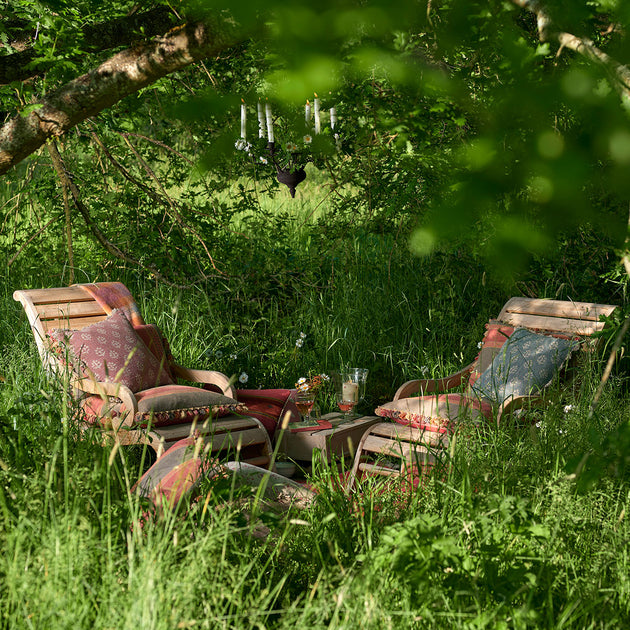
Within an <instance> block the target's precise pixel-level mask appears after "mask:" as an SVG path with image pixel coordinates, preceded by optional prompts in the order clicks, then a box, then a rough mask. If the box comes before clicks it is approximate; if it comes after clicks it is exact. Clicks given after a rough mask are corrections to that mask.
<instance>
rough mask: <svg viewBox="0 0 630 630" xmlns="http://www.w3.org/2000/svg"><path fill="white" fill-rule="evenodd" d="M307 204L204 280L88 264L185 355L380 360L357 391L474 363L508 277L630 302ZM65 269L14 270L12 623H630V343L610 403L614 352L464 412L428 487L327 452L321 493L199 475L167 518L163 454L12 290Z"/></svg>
mask: <svg viewBox="0 0 630 630" xmlns="http://www.w3.org/2000/svg"><path fill="white" fill-rule="evenodd" d="M304 212H305V213H306V216H303V215H299V213H295V216H291V215H289V214H288V211H287V213H285V214H284V215H283V214H281V213H280V214H278V216H277V217H276V219H275V222H273V223H272V224H270V225H269V226H267V227H264V226H263V225H262V224H256V229H257V230H258V233H257V238H256V242H255V246H254V244H253V243H251V242H250V243H249V244H248V245H246V244H245V243H243V242H236V243H235V245H234V247H235V248H236V245H240V246H241V249H240V250H238V251H239V256H231V257H230V258H226V259H224V260H222V261H221V262H222V273H220V274H215V275H213V276H212V277H209V278H208V280H207V282H206V283H204V284H203V285H202V284H196V285H194V286H192V287H190V288H187V289H176V288H172V287H168V286H165V285H164V284H163V283H159V282H156V281H155V279H152V280H149V279H147V278H145V277H143V276H140V275H139V274H138V273H136V272H134V271H133V270H129V269H117V268H116V267H115V266H113V265H110V266H108V267H107V268H106V271H103V270H102V269H100V268H99V266H98V265H97V264H96V263H95V264H94V267H93V268H88V269H84V270H82V271H81V273H80V274H79V273H77V280H80V281H83V280H122V281H123V282H125V284H127V286H128V287H129V288H130V289H131V291H132V293H133V294H134V296H135V297H136V298H137V300H138V303H139V305H140V308H141V311H142V312H143V314H144V315H145V319H146V320H147V321H148V322H153V323H156V324H158V325H159V326H160V328H162V330H163V331H164V332H165V334H166V336H167V338H168V339H169V341H170V343H171V346H172V350H173V353H174V355H175V356H176V358H177V360H178V361H179V362H180V363H182V364H183V365H187V366H191V367H201V368H209V369H216V370H220V371H222V372H224V373H226V374H228V375H230V376H233V377H234V378H235V379H237V380H238V379H240V380H241V382H244V381H246V385H247V387H291V386H293V384H294V383H295V381H296V380H297V379H298V378H299V377H301V376H307V375H308V374H309V373H312V374H315V373H322V372H323V373H328V372H330V371H333V370H335V369H337V368H338V367H339V366H340V364H341V363H351V364H353V365H357V366H365V367H368V368H369V370H370V373H369V376H368V388H367V390H368V396H367V400H366V401H365V403H363V407H362V408H361V411H365V412H369V411H371V410H372V409H374V407H375V406H376V405H377V404H379V403H381V402H384V401H387V400H391V397H392V395H393V392H394V391H395V390H396V388H397V387H398V386H399V385H400V384H402V383H403V382H404V381H405V380H407V379H410V378H414V377H418V376H420V375H422V376H445V375H447V374H449V373H451V372H453V371H455V370H456V369H458V368H460V367H461V366H462V365H464V364H466V363H468V362H469V361H471V360H472V359H473V358H474V356H475V355H476V353H477V352H478V347H477V343H478V341H479V340H480V339H481V338H482V335H483V330H484V323H485V322H487V320H488V319H489V318H490V317H492V316H495V315H496V314H497V313H498V312H499V310H500V308H501V306H502V305H503V303H504V302H505V301H506V300H507V298H508V297H510V295H513V294H517V293H526V294H528V295H539V296H541V297H560V298H567V299H568V298H571V299H581V300H585V301H589V300H593V301H603V302H613V303H615V302H616V303H621V302H622V298H621V297H620V296H619V295H615V294H612V293H609V294H608V295H606V289H605V285H604V284H603V283H602V281H601V280H599V279H597V281H595V282H592V284H583V285H580V286H569V285H568V284H566V283H564V282H563V281H562V278H561V277H559V276H558V277H556V275H554V274H556V273H559V272H556V271H554V273H541V274H540V277H539V278H537V276H536V274H535V273H533V272H532V274H531V275H530V276H527V277H524V278H522V279H521V280H520V281H519V282H520V284H519V283H516V284H514V285H510V286H507V285H505V284H502V283H500V282H498V281H496V280H493V276H492V274H491V272H490V270H488V269H486V267H485V266H484V265H483V264H482V262H480V260H479V259H478V258H477V256H476V255H475V253H474V251H470V250H465V249H462V250H461V251H460V250H457V249H454V250H444V251H441V252H438V253H435V254H434V255H432V256H431V257H428V258H424V259H417V258H413V257H411V256H410V254H409V251H408V248H407V243H406V240H405V239H404V238H403V237H402V236H401V235H400V233H399V232H398V229H397V228H395V229H392V228H391V226H385V225H384V226H381V227H380V228H379V229H376V228H375V227H374V226H372V227H370V229H368V228H366V227H365V224H363V227H361V225H359V224H357V225H353V229H352V230H350V229H349V227H348V226H349V225H350V224H351V220H350V219H349V218H348V217H345V218H343V221H341V220H340V222H339V223H338V224H335V223H334V222H333V221H332V220H331V219H330V218H328V219H325V212H324V209H320V210H319V211H318V212H319V213H320V214H312V216H311V215H310V213H311V209H310V208H307V209H306V210H304ZM324 220H325V221H327V223H325V222H323V221H324ZM251 221H254V219H251V220H250V223H251ZM233 251H237V250H236V249H234V250H233ZM85 258H86V259H87V258H88V256H87V255H86V256H85ZM95 260H96V257H95ZM541 264H542V263H541ZM42 265H43V263H42ZM547 270H548V271H549V269H547ZM582 271H583V272H584V273H581V274H576V278H587V279H589V278H592V276H593V274H588V273H586V272H585V271H584V270H582ZM66 274H67V270H65V269H63V268H61V267H54V266H50V265H49V266H48V267H47V268H44V267H43V266H42V267H38V261H36V260H32V259H30V260H28V262H27V261H24V263H23V264H20V263H15V264H14V265H13V266H11V268H8V269H6V270H5V274H4V276H3V277H2V279H1V280H0V287H1V290H0V301H1V305H2V313H3V317H2V318H0V376H1V377H2V380H1V381H0V546H1V548H2V554H0V627H3V628H12V629H13V628H63V627H68V628H73V629H75V628H117V629H118V628H169V629H170V628H295V627H312V628H324V627H325V628H355V627H359V626H360V627H364V628H375V629H376V628H378V629H379V630H380V629H383V628H395V629H397V628H442V627H449V628H619V627H625V626H627V624H628V622H629V621H630V610H629V609H630V580H629V579H628V571H627V565H628V558H627V540H628V539H629V537H630V525H629V524H628V517H627V513H628V511H629V507H630V505H629V491H630V486H629V485H628V467H629V465H630V462H629V461H628V455H627V453H628V452H630V448H627V447H630V427H629V425H628V417H627V408H628V393H627V377H626V371H625V365H624V361H625V359H621V360H620V361H618V363H617V364H616V367H615V369H614V370H613V374H612V376H611V378H610V380H609V382H608V384H607V386H606V387H605V388H604V390H603V394H602V396H601V399H600V402H599V405H598V406H597V408H596V409H595V410H594V411H593V410H592V409H591V404H592V401H593V397H594V395H595V392H596V390H597V388H598V385H599V382H600V378H601V375H602V371H603V364H604V359H605V358H606V355H603V356H602V355H601V354H593V355H588V356H586V357H584V358H583V359H582V360H581V361H580V363H579V364H578V366H577V367H576V368H574V373H573V374H572V375H571V376H572V378H571V379H570V380H569V381H565V382H564V383H563V384H556V385H554V386H552V387H551V389H550V390H549V392H548V397H547V405H546V406H545V407H544V408H543V409H536V410H531V411H528V412H527V413H525V414H524V415H522V416H520V417H517V418H514V419H510V420H506V422H504V423H502V424H501V425H500V426H499V427H489V428H486V429H485V430H483V431H478V430H477V429H475V428H474V427H465V428H464V429H465V430H464V431H462V432H461V433H460V434H459V436H458V438H457V439H456V440H455V441H454V443H452V444H451V447H450V448H449V449H448V451H444V452H442V453H440V456H439V460H438V463H437V465H436V466H435V467H434V469H433V470H432V473H431V474H430V475H429V476H428V477H427V478H426V479H423V481H422V483H421V484H420V485H419V486H418V487H415V488H409V487H408V486H407V485H404V484H402V483H397V482H395V481H390V482H389V483H387V484H383V483H382V480H375V479H365V480H363V481H362V482H361V484H360V485H359V487H358V488H357V489H355V490H354V491H352V492H344V490H343V487H342V484H340V482H339V473H340V472H342V473H343V472H345V473H347V470H338V469H332V470H330V469H328V468H322V467H318V466H315V468H314V472H313V474H312V477H311V478H310V479H309V481H310V482H311V483H312V484H313V485H314V486H315V488H316V490H317V497H316V499H315V502H314V504H313V505H312V507H310V508H309V509H306V510H298V509H292V510H289V511H288V512H287V511H284V510H280V509H269V506H267V508H266V509H263V506H262V505H259V503H258V501H257V498H256V497H255V496H251V495H249V494H248V493H246V492H245V493H244V492H242V491H241V492H236V490H235V488H234V487H233V486H232V485H230V483H226V482H225V481H224V480H205V481H204V483H203V484H202V485H201V486H200V490H199V497H198V498H197V500H195V501H192V502H191V503H190V504H185V505H182V506H180V508H179V509H178V510H177V511H176V512H175V513H170V512H167V513H166V514H164V515H163V516H162V517H160V518H155V519H154V518H149V517H148V516H147V510H148V509H149V506H148V505H146V504H145V503H143V502H142V501H141V500H140V499H139V498H138V497H137V496H136V495H135V494H134V493H133V492H132V491H131V488H132V487H133V484H134V483H135V481H136V480H137V479H138V477H139V476H140V475H141V474H142V471H143V470H144V468H146V465H147V461H148V456H147V453H143V452H142V449H126V448H125V449H119V450H112V448H111V447H110V446H103V445H102V444H101V443H100V442H99V440H98V439H97V438H96V436H94V435H90V434H89V433H85V432H81V431H80V430H79V428H78V427H76V426H75V425H74V424H73V421H72V420H71V418H72V413H71V411H72V410H71V406H70V403H69V401H68V399H67V395H66V394H65V392H64V389H63V387H62V385H60V384H59V383H57V382H55V381H54V380H51V379H50V378H49V377H47V376H46V374H45V373H44V371H43V370H42V368H41V362H40V360H39V357H38V356H37V353H36V350H35V345H34V343H33V340H32V334H31V332H30V330H29V328H28V325H27V323H26V321H25V318H24V315H23V313H22V312H21V307H20V306H19V305H18V304H17V303H15V302H14V301H13V299H12V297H11V296H12V292H13V291H14V290H16V289H20V288H32V287H43V286H57V285H60V284H63V283H64V278H66V277H67V275H66ZM584 282H586V280H585V281H584ZM589 282H590V280H589ZM602 287H604V288H602ZM525 288H526V290H522V291H521V289H525ZM302 334H303V335H304V336H303V335H302ZM298 340H303V342H301V343H296V342H298ZM320 404H321V407H322V411H329V410H332V409H333V408H334V404H333V401H331V400H330V399H329V398H325V399H323V400H322V401H320Z"/></svg>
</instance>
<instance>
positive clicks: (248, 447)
mask: <svg viewBox="0 0 630 630" xmlns="http://www.w3.org/2000/svg"><path fill="white" fill-rule="evenodd" d="M13 297H14V299H15V300H17V301H19V302H21V303H22V306H23V307H24V310H25V312H26V315H27V317H28V320H29V323H30V325H31V329H32V331H33V334H34V337H35V342H36V344H37V348H38V350H39V353H40V355H41V358H42V360H43V362H44V365H45V366H46V367H47V368H48V369H49V370H52V371H54V372H57V373H58V372H59V370H60V366H62V367H63V366H64V365H65V364H69V365H68V367H67V369H68V374H69V377H70V384H71V386H72V387H73V388H74V390H75V392H77V393H78V398H79V400H80V404H81V407H82V410H83V415H84V418H85V419H87V420H88V421H89V422H90V423H91V424H93V425H94V426H95V427H97V428H99V429H102V430H103V431H104V432H106V433H107V434H109V435H111V436H113V437H114V438H115V439H116V440H117V441H118V442H119V443H120V444H135V443H147V444H149V445H150V446H151V447H152V448H153V449H154V450H155V451H156V453H157V454H158V456H159V455H160V454H161V452H163V450H164V449H168V448H169V446H171V445H172V444H174V443H175V442H177V441H178V440H180V439H182V438H184V437H187V436H189V435H190V434H191V432H192V431H199V432H200V433H202V434H204V436H205V439H206V442H207V444H210V452H211V453H213V454H215V455H216V454H219V453H220V452H222V451H231V452H233V453H235V454H236V452H237V451H240V452H241V457H242V459H243V461H246V462H248V463H252V464H256V465H259V466H266V465H268V464H269V462H270V458H271V443H270V439H269V435H268V433H267V431H266V430H265V429H264V427H263V425H262V424H261V422H260V421H259V420H257V419H255V418H251V417H247V415H246V413H247V411H246V408H244V407H243V406H242V405H239V404H238V403H237V401H236V400H235V391H234V389H233V388H232V386H231V385H230V382H229V379H228V378H227V377H226V376H225V375H224V374H221V373H220V372H214V371H209V370H196V369H189V368H185V367H182V366H180V365H178V364H177V363H176V362H175V361H174V360H173V358H172V355H171V354H170V350H169V348H168V344H167V342H166V340H165V339H164V338H163V337H162V335H161V333H160V331H159V330H158V329H157V328H156V327H155V326H153V325H151V324H145V323H144V321H143V319H142V317H141V315H140V312H139V309H138V307H137V305H136V303H135V301H134V299H133V297H132V296H131V294H130V293H129V291H128V289H127V288H126V287H125V286H124V285H123V284H121V283H96V284H89V285H73V286H70V287H63V288H53V289H34V290H25V291H16V292H15V293H14V294H13ZM125 343H127V344H128V345H125ZM121 344H122V345H121ZM129 344H131V345H129ZM112 348H115V349H120V351H114V350H112ZM129 350H131V352H129ZM73 351H74V352H75V354H74V355H73V356H70V355H71V354H72V352H73ZM90 352H96V353H97V354H98V356H96V355H95V356H89V353H90ZM64 355H65V356H64ZM121 357H122V365H120V361H121ZM108 358H109V361H110V363H109V367H110V369H109V371H108V363H107V360H108ZM92 368H93V369H92ZM103 369H104V377H103V378H101V379H100V380H99V378H98V376H97V374H99V373H100V374H101V375H102V376H103ZM178 379H182V380H185V381H189V382H191V383H197V384H203V385H204V388H200V387H193V386H185V385H180V384H178ZM209 390H214V391H209ZM239 414H240V415H239Z"/></svg>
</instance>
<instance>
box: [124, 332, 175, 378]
mask: <svg viewBox="0 0 630 630" xmlns="http://www.w3.org/2000/svg"><path fill="white" fill-rule="evenodd" d="M133 329H134V330H135V331H136V334H137V335H138V337H140V339H142V341H144V344H145V345H146V347H147V348H148V349H149V350H151V353H152V354H153V356H154V357H155V358H156V359H157V360H158V361H159V363H160V365H161V366H163V368H164V371H165V372H166V373H167V374H168V375H169V378H170V379H171V382H173V383H175V382H176V379H175V377H174V376H173V373H172V372H171V363H174V359H173V355H172V354H171V348H170V346H169V344H168V341H167V340H166V337H164V335H163V334H162V331H161V330H160V329H159V328H158V327H157V326H155V325H154V324H141V325H134V326H133ZM164 385H166V383H164Z"/></svg>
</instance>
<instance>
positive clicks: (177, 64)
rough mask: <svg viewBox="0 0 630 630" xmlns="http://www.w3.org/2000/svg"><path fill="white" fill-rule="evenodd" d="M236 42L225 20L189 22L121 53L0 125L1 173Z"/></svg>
mask: <svg viewBox="0 0 630 630" xmlns="http://www.w3.org/2000/svg"><path fill="white" fill-rule="evenodd" d="M234 42H235V34H234V32H233V29H232V28H231V27H230V26H228V24H227V23H221V24H219V23H216V22H215V23H210V22H204V23H201V22H197V23H194V24H187V25H185V26H183V27H181V28H178V29H176V30H174V31H172V32H170V33H167V34H166V35H165V36H163V37H160V38H157V39H156V40H155V41H153V42H148V43H146V44H143V45H141V46H136V47H132V48H129V49H127V50H125V51H123V52H120V53H118V54H116V55H114V56H113V57H111V58H110V59H109V60H108V61H106V62H105V63H103V64H101V65H100V66H99V67H98V68H96V69H95V70H92V71H90V72H88V73H87V74H84V75H83V76H81V77H78V78H76V79H74V80H72V81H70V82H69V83H67V84H66V85H64V86H63V87H61V88H59V89H58V90H56V91H55V92H52V93H51V94H50V95H49V96H47V97H46V98H44V99H42V100H40V101H39V102H37V103H36V104H35V105H34V106H31V108H29V109H30V111H29V112H28V113H25V114H21V115H18V116H15V117H14V118H12V119H11V120H10V121H9V122H7V123H6V124H5V125H3V126H2V127H1V128H0V175H1V174H3V173H6V172H7V171H8V170H9V169H10V168H11V167H12V166H14V165H15V164H17V163H19V162H20V161H21V160H23V159H24V158H25V157H27V156H28V155H30V154H31V153H33V152H34V151H36V150H37V149H38V148H39V147H41V146H42V145H43V144H44V142H46V140H47V139H48V138H52V137H57V136H61V135H62V134H64V133H65V132H66V131H68V130H69V129H71V128H72V127H74V126H75V125H77V124H78V123H80V122H82V121H84V120H85V119H87V118H89V117H90V116H94V115H95V114H98V113H99V112H100V111H102V110H103V109H106V108H108V107H111V106H112V105H114V104H115V103H117V102H118V101H120V100H122V99H123V98H124V97H125V96H128V95H130V94H133V93H135V92H138V91H139V90H141V89H142V88H144V87H146V86H147V85H150V84H151V83H154V82H155V81H157V80H158V79H161V78H162V77H164V76H166V75H168V74H170V73H172V72H175V71H176V70H180V69H182V68H185V67H186V66H188V65H190V64H192V63H194V62H195V61H198V60H200V59H204V58H206V57H209V56H211V55H213V54H216V53H218V52H219V51H221V50H224V49H226V48H228V47H230V46H231V45H232V44H233V43H234Z"/></svg>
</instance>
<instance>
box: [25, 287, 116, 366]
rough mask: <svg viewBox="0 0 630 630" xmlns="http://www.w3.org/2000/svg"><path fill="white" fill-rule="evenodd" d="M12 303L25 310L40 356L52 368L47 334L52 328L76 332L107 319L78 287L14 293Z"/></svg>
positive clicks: (95, 303)
mask: <svg viewBox="0 0 630 630" xmlns="http://www.w3.org/2000/svg"><path fill="white" fill-rule="evenodd" d="M13 299H14V300H16V301H18V302H20V303H21V304H22V306H23V307H24V311H25V312H26V316H27V317H28V321H29V324H30V325H31V329H32V331H33V335H34V337H35V343H36V344H37V349H38V350H39V354H40V356H41V357H42V360H43V361H44V364H45V365H46V366H50V365H51V358H50V357H49V356H48V352H47V342H46V333H47V332H48V331H49V330H51V329H54V328H67V329H69V330H79V329H81V328H83V327H84V326H89V325H90V324H94V323H95V322H99V321H101V320H103V319H106V318H107V313H106V312H105V311H104V310H103V307H102V306H100V305H99V304H98V302H97V301H96V300H95V299H94V298H93V297H91V296H90V295H89V294H88V293H87V291H84V290H83V289H82V288H81V287H80V286H77V285H75V286H71V287H62V288H55V289H30V290H25V291H15V293H13Z"/></svg>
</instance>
